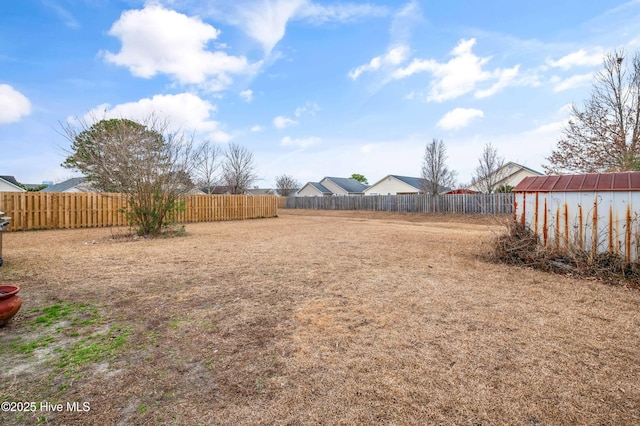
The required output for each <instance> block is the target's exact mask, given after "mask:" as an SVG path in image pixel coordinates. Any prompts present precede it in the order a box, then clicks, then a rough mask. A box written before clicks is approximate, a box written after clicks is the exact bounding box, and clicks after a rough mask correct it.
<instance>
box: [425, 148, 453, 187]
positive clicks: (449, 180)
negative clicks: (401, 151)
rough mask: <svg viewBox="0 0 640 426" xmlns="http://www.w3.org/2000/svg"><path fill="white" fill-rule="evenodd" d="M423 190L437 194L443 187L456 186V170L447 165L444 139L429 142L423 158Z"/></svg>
mask: <svg viewBox="0 0 640 426" xmlns="http://www.w3.org/2000/svg"><path fill="white" fill-rule="evenodd" d="M422 178H423V179H424V182H423V186H424V188H422V190H423V191H424V192H426V193H427V194H433V195H436V194H438V193H439V192H440V190H441V189H442V188H443V187H450V188H452V187H454V186H455V184H456V172H455V171H453V170H451V169H449V167H448V166H447V147H446V146H445V144H444V141H442V139H441V140H437V139H435V138H434V139H433V140H432V141H431V142H430V143H428V144H427V146H426V148H425V150H424V157H423V158H422Z"/></svg>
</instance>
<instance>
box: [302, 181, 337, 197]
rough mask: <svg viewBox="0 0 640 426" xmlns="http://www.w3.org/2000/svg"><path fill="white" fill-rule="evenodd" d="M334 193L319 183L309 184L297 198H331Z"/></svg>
mask: <svg viewBox="0 0 640 426" xmlns="http://www.w3.org/2000/svg"><path fill="white" fill-rule="evenodd" d="M332 195H333V192H331V191H329V189H327V188H325V187H324V186H322V185H320V183H319V182H307V183H306V184H305V185H304V186H303V187H302V188H300V190H299V191H298V193H297V194H296V197H331V196H332Z"/></svg>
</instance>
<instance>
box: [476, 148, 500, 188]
mask: <svg viewBox="0 0 640 426" xmlns="http://www.w3.org/2000/svg"><path fill="white" fill-rule="evenodd" d="M478 163H479V164H478V167H476V170H475V174H474V176H473V180H472V183H471V184H472V185H474V186H475V187H476V188H477V189H478V190H479V191H480V192H483V193H485V194H490V193H492V192H494V191H495V190H496V187H497V186H498V184H499V183H500V181H501V180H502V179H503V178H504V176H503V173H502V169H503V167H504V157H500V156H499V155H498V150H497V149H496V148H494V147H493V146H492V145H491V143H487V144H486V145H485V146H484V149H483V151H482V155H481V156H480V158H479V160H478Z"/></svg>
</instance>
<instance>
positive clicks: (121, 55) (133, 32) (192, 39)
mask: <svg viewBox="0 0 640 426" xmlns="http://www.w3.org/2000/svg"><path fill="white" fill-rule="evenodd" d="M109 34H110V35H112V36H114V37H117V38H119V39H120V41H121V42H122V48H121V49H120V52H118V53H116V54H114V53H111V52H104V54H103V55H104V58H105V60H106V61H107V62H110V63H113V64H116V65H121V66H125V67H127V68H129V70H130V71H131V73H132V74H133V75H135V76H138V77H143V78H150V77H153V76H154V75H156V74H158V73H164V74H168V75H170V76H171V77H173V78H174V79H176V80H177V81H178V82H179V83H182V84H199V85H204V86H206V88H207V89H209V90H212V91H216V90H222V89H224V88H226V87H227V86H228V85H229V84H231V82H232V79H231V76H230V75H232V74H242V73H245V74H246V73H252V72H255V71H256V69H257V68H258V67H259V66H260V65H261V63H258V64H254V65H250V64H249V63H248V62H247V59H246V58H245V57H237V56H230V55H228V54H227V53H225V52H222V51H215V52H212V51H209V50H207V43H209V42H210V41H212V40H215V39H216V38H217V37H218V35H219V34H220V31H218V30H217V29H215V28H214V27H212V26H211V25H209V24H206V23H204V22H202V21H201V20H200V19H199V18H197V17H189V16H186V15H183V14H181V13H178V12H175V11H173V10H168V9H165V8H163V7H161V6H159V5H153V4H149V5H147V6H145V8H144V9H142V10H128V11H125V12H123V13H122V15H121V16H120V19H118V21H116V22H115V23H114V24H113V26H112V27H111V29H110V30H109Z"/></svg>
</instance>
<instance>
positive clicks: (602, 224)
mask: <svg viewBox="0 0 640 426" xmlns="http://www.w3.org/2000/svg"><path fill="white" fill-rule="evenodd" d="M513 192H514V193H515V197H514V209H513V210H514V216H515V219H516V220H517V221H519V222H520V223H522V224H523V225H525V226H527V227H529V228H530V229H531V230H532V231H533V232H534V233H535V234H537V235H538V236H539V238H540V242H541V243H542V244H543V245H544V246H545V247H549V246H550V247H555V248H558V249H567V248H571V249H581V250H588V251H593V252H607V251H608V252H612V253H616V254H620V255H621V256H623V257H624V258H625V260H626V261H627V262H638V261H639V260H640V253H639V250H640V228H639V223H638V217H639V214H640V172H625V173H602V174H584V175H560V176H535V177H526V178H524V180H522V181H521V182H520V183H519V184H518V185H517V186H516V187H515V188H514V189H513Z"/></svg>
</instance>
